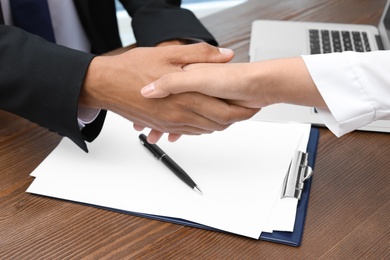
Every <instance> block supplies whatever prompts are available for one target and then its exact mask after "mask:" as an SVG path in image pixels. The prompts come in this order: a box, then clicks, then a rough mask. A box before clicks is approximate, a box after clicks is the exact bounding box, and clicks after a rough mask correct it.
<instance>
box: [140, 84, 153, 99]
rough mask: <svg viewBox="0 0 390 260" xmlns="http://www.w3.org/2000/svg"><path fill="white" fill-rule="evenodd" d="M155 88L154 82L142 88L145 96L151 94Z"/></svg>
mask: <svg viewBox="0 0 390 260" xmlns="http://www.w3.org/2000/svg"><path fill="white" fill-rule="evenodd" d="M154 89H155V86H154V83H150V84H149V85H146V86H145V87H143V88H142V89H141V94H142V95H143V96H147V95H149V94H151V93H152V92H153V91H154Z"/></svg>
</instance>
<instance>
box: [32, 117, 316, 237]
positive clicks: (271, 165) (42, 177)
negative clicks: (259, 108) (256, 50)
mask: <svg viewBox="0 0 390 260" xmlns="http://www.w3.org/2000/svg"><path fill="white" fill-rule="evenodd" d="M308 129H310V125H304V124H278V123H264V122H254V121H246V122H241V123H236V124H234V125H232V126H231V127H229V128H228V129H227V130H225V131H222V132H215V133H213V134H210V135H201V136H183V137H182V138H181V139H179V140H178V141H177V142H175V143H169V142H168V141H166V140H165V139H166V138H164V139H163V140H161V141H160V142H159V143H158V145H159V146H160V147H161V148H162V149H163V150H164V151H165V152H166V153H167V154H168V155H169V156H170V157H171V158H172V159H174V160H175V161H176V163H178V164H179V165H180V166H181V167H182V168H183V169H185V170H186V171H187V173H188V174H189V175H190V176H191V177H192V178H193V179H194V181H195V182H196V183H197V184H198V185H199V187H200V188H201V190H202V191H203V194H204V195H203V196H201V195H199V194H197V193H196V192H194V191H193V190H192V189H190V188H189V187H188V186H187V185H185V184H184V183H183V182H182V181H181V180H180V179H178V178H177V177H176V176H175V175H174V174H173V173H172V172H171V171H170V170H169V169H167V168H166V167H165V166H164V165H163V164H162V163H161V162H159V161H157V160H156V159H155V158H154V157H152V156H151V155H150V154H149V153H148V152H147V151H146V150H145V148H144V147H143V146H142V145H141V144H140V141H139V139H138V135H139V132H136V131H134V130H133V127H132V123H131V122H128V121H127V120H125V119H123V118H121V117H119V116H117V115H115V114H112V113H108V115H107V119H106V122H105V126H104V128H103V131H102V133H101V134H100V136H99V137H98V139H97V140H95V141H94V142H93V143H91V144H89V150H90V152H89V153H88V154H87V153H84V152H83V151H82V150H81V149H79V148H78V147H77V146H75V145H74V144H73V143H72V142H71V141H69V140H68V139H66V138H65V139H63V140H62V141H61V143H60V144H59V146H58V147H57V148H56V149H55V150H54V151H53V152H52V153H51V154H50V155H49V156H48V157H47V158H46V159H45V160H44V161H43V162H42V164H41V165H39V166H38V167H37V169H36V170H35V171H34V172H33V173H32V174H31V175H32V176H35V177H36V178H35V180H34V181H33V183H32V184H31V186H30V187H29V188H28V190H27V191H28V192H30V193H35V194H40V195H45V196H51V197H56V198H61V199H66V200H72V201H77V202H83V203H89V204H93V205H99V206H104V207H109V208H115V209H121V210H126V211H133V212H140V213H147V214H154V215H161V216H166V217H175V218H181V219H186V220H189V221H193V222H197V223H200V224H204V225H207V226H211V227H214V228H217V229H221V230H225V231H228V232H232V233H236V234H239V235H243V236H248V237H252V238H255V239H257V238H259V236H260V234H261V232H262V230H263V227H264V226H265V225H266V223H267V220H268V218H269V215H270V214H271V211H272V209H273V208H274V204H275V201H277V199H278V198H280V187H281V185H282V183H283V179H284V177H285V174H286V173H287V169H288V166H289V164H290V161H291V158H292V155H293V153H294V151H295V150H296V149H297V148H298V147H299V145H300V142H301V137H302V136H303V135H305V133H307V132H308ZM307 138H308V137H307ZM293 219H295V214H294V215H293ZM289 221H291V220H289Z"/></svg>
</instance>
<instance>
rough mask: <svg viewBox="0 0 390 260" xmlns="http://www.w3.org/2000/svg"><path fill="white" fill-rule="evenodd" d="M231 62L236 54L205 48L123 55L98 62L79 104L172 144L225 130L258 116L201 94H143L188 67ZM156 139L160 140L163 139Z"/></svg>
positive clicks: (147, 50) (161, 49)
mask: <svg viewBox="0 0 390 260" xmlns="http://www.w3.org/2000/svg"><path fill="white" fill-rule="evenodd" d="M232 57H233V52H232V51H230V50H225V49H222V51H221V49H218V48H216V47H213V46H211V45H208V44H206V43H200V44H192V45H183V46H181V45H179V46H166V47H159V48H135V49H132V50H130V51H128V52H125V53H123V54H121V55H116V56H100V57H96V58H94V59H93V60H92V62H91V64H90V67H89V69H88V72H87V75H86V78H85V82H84V86H83V88H82V91H81V94H80V103H81V104H82V105H85V106H88V107H92V108H100V109H106V110H110V111H113V112H115V113H117V114H119V115H122V116H123V117H125V118H127V119H129V120H130V121H132V122H134V124H135V125H136V126H142V127H143V126H145V127H149V128H151V129H153V131H155V133H160V134H161V133H170V134H172V139H175V137H177V136H178V135H181V134H203V133H211V132H213V131H215V130H224V129H226V128H227V127H228V126H229V125H230V124H232V123H233V122H236V121H239V120H244V119H247V118H250V117H251V116H253V115H254V114H255V113H256V110H254V109H246V108H243V107H239V106H235V105H229V104H227V103H226V102H224V101H222V100H220V99H217V98H212V97H209V96H205V95H203V94H199V93H183V94H180V95H175V96H169V97H166V98H162V99H147V98H145V97H143V96H142V95H141V92H140V90H141V88H142V87H143V86H145V85H147V84H149V83H150V82H153V81H155V80H157V79H159V78H160V77H162V76H163V75H165V74H171V73H176V72H182V71H183V67H184V66H186V65H187V64H192V63H199V62H202V63H204V62H213V63H221V62H222V63H223V62H228V61H230V60H231V59H232ZM152 136H153V135H152ZM160 136H161V135H160ZM155 138H157V140H158V138H159V136H158V134H157V135H155ZM150 139H151V140H150ZM157 140H156V139H153V138H149V139H148V141H151V142H156V141H157Z"/></svg>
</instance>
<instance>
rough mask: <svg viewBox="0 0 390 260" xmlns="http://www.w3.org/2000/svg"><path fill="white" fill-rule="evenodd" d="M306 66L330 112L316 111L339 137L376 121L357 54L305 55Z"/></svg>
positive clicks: (324, 110) (374, 110)
mask: <svg viewBox="0 0 390 260" xmlns="http://www.w3.org/2000/svg"><path fill="white" fill-rule="evenodd" d="M302 57H303V59H304V61H305V64H306V66H307V68H308V70H309V72H310V74H311V77H312V79H313V80H314V82H315V84H316V86H317V88H318V90H319V91H320V93H321V95H322V97H323V99H324V100H325V102H326V104H327V106H328V108H329V110H326V109H318V111H319V114H320V116H321V118H322V120H323V121H324V123H325V125H326V126H327V127H328V128H329V129H330V130H331V131H332V132H333V133H334V134H335V135H336V136H338V137H339V136H342V135H344V134H346V133H348V132H351V131H353V130H355V129H357V128H359V127H361V126H364V125H366V124H369V123H371V122H372V121H374V119H375V113H376V108H375V106H374V104H373V102H372V100H373V97H372V96H371V95H370V93H369V92H368V91H367V87H368V85H369V82H367V79H366V76H365V73H364V71H363V70H362V67H361V66H360V64H359V60H358V59H357V56H356V53H353V52H344V53H332V54H325V55H304V56H302Z"/></svg>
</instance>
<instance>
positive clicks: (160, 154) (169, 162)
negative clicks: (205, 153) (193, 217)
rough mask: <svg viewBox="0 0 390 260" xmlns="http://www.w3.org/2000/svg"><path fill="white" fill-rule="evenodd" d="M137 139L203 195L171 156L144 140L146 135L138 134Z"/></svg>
mask: <svg viewBox="0 0 390 260" xmlns="http://www.w3.org/2000/svg"><path fill="white" fill-rule="evenodd" d="M139 139H140V140H141V143H142V144H143V145H144V146H145V147H146V149H148V150H149V151H150V152H151V153H152V154H153V156H154V157H156V158H157V160H160V161H161V162H162V163H163V164H165V166H167V167H168V168H169V169H170V170H171V171H172V172H173V173H174V174H176V176H177V177H179V178H180V179H181V180H182V181H184V182H185V184H187V185H188V186H190V187H191V188H192V189H193V190H195V191H196V192H198V193H199V194H201V195H203V193H202V191H201V190H200V189H199V187H198V185H196V183H195V182H194V181H193V180H192V179H191V177H190V176H188V174H187V173H186V172H185V171H184V170H183V169H182V168H181V167H180V166H179V165H177V163H175V162H174V161H173V160H172V159H171V157H169V156H168V155H167V154H166V153H165V152H164V151H163V150H161V148H160V147H158V146H157V145H156V144H150V143H148V141H147V140H146V135H144V134H140V136H139Z"/></svg>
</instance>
